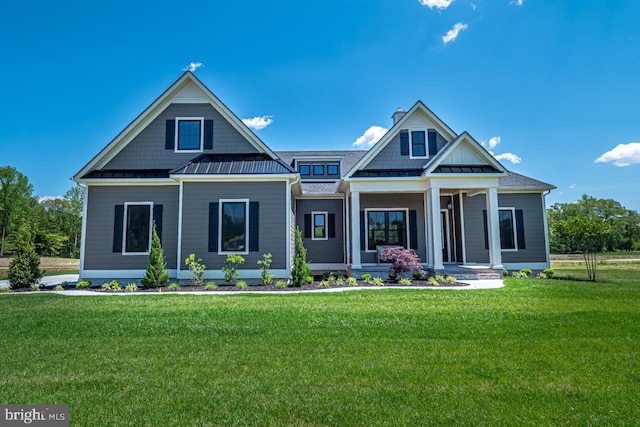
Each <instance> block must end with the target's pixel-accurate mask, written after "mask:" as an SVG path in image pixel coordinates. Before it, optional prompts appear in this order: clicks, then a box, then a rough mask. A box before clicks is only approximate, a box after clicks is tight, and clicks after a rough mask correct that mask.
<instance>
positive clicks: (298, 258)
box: [291, 227, 313, 286]
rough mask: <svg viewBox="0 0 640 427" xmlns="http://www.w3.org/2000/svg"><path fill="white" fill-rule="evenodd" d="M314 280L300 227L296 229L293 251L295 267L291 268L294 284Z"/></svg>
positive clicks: (297, 284) (298, 284)
mask: <svg viewBox="0 0 640 427" xmlns="http://www.w3.org/2000/svg"><path fill="white" fill-rule="evenodd" d="M311 281H313V275H312V274H311V268H309V264H307V250H306V249H305V247H304V244H303V243H302V233H300V228H298V227H296V231H295V249H294V253H293V269H292V270H291V282H292V283H293V286H300V285H303V284H305V283H310V282H311Z"/></svg>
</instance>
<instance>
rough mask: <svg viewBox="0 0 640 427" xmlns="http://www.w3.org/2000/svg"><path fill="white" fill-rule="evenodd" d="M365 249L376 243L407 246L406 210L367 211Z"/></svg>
mask: <svg viewBox="0 0 640 427" xmlns="http://www.w3.org/2000/svg"><path fill="white" fill-rule="evenodd" d="M367 230H368V232H367V237H368V239H367V241H368V243H367V250H369V251H375V250H376V246H378V245H397V246H403V247H405V248H406V247H407V211H406V210H402V211H367Z"/></svg>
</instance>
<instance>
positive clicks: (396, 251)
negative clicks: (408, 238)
mask: <svg viewBox="0 0 640 427" xmlns="http://www.w3.org/2000/svg"><path fill="white" fill-rule="evenodd" d="M382 259H383V260H384V261H389V262H391V267H390V268H389V277H391V278H392V279H396V278H400V277H402V276H404V275H407V274H413V273H414V272H419V273H420V275H422V274H425V272H424V270H422V265H421V264H420V258H418V255H417V254H416V252H415V251H414V250H413V249H405V248H401V247H391V248H385V249H384V254H383V256H382Z"/></svg>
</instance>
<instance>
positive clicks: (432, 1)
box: [418, 0, 454, 9]
mask: <svg viewBox="0 0 640 427" xmlns="http://www.w3.org/2000/svg"><path fill="white" fill-rule="evenodd" d="M453 1H454V0H418V2H419V3H420V4H421V5H423V6H428V7H429V9H433V8H434V7H435V8H436V9H446V8H448V7H449V6H450V5H451V3H453Z"/></svg>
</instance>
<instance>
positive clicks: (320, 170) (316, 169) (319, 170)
mask: <svg viewBox="0 0 640 427" xmlns="http://www.w3.org/2000/svg"><path fill="white" fill-rule="evenodd" d="M313 174H314V175H324V165H313Z"/></svg>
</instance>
